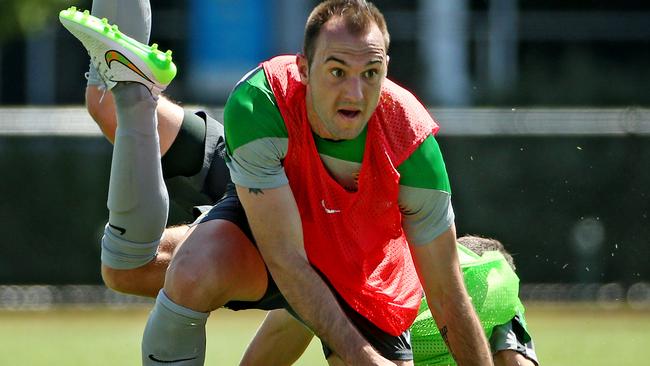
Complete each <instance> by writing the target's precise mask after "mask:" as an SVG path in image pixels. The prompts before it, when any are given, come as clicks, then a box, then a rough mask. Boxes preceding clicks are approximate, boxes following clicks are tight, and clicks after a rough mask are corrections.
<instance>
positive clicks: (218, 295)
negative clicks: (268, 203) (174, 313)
mask: <svg viewBox="0 0 650 366" xmlns="http://www.w3.org/2000/svg"><path fill="white" fill-rule="evenodd" d="M266 286H267V271H266V266H265V265H264V262H263V261H262V257H261V256H260V254H259V252H258V251H257V248H256V247H255V246H254V245H253V243H252V242H251V241H250V239H249V238H248V237H247V236H246V235H245V234H244V232H243V231H242V230H241V229H240V228H239V226H237V225H236V224H234V223H233V222H231V221H228V220H222V219H217V220H210V221H205V222H201V223H199V224H197V225H195V226H193V227H192V228H191V229H190V231H189V233H188V235H187V236H186V237H185V240H184V242H183V244H182V245H181V246H180V247H179V248H178V250H177V252H176V254H175V255H174V257H173V258H172V261H171V264H170V266H169V269H168V270H167V276H166V278H165V292H166V293H167V295H168V296H169V297H170V298H171V299H172V300H174V301H178V303H179V304H180V305H185V306H189V307H191V308H194V309H197V310H198V309H202V310H205V311H208V310H214V309H216V308H219V307H221V306H223V305H224V304H225V303H226V302H228V301H232V300H240V301H252V300H257V299H259V298H260V297H262V295H264V292H265V290H266Z"/></svg>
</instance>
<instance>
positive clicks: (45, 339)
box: [0, 305, 650, 366]
mask: <svg viewBox="0 0 650 366" xmlns="http://www.w3.org/2000/svg"><path fill="white" fill-rule="evenodd" d="M147 311H148V310H147V309H146V308H141V309H130V310H108V309H91V310H88V309H86V310H79V309H77V310H75V309H60V310H52V311H0V365H7V366H13V365H30V366H40V365H48V366H56V365H65V366H75V365H84V366H86V365H94V366H103V365H106V366H108V365H111V366H114V365H137V364H139V363H140V355H139V352H140V351H139V349H140V336H141V334H142V329H143V326H144V324H145V321H146V317H147ZM263 315H264V314H263V313H262V312H259V311H245V312H238V313H235V312H232V311H227V310H219V311H217V312H215V313H213V314H212V315H211V317H210V320H209V321H208V351H207V360H206V365H236V364H237V362H238V360H239V358H240V356H241V354H242V352H243V350H244V348H245V346H246V343H247V341H248V340H249V339H250V338H251V336H252V335H253V333H254V332H255V329H256V327H257V325H258V324H259V322H260V321H261V320H262V318H263ZM527 317H528V321H529V325H530V328H531V331H532V333H533V335H534V337H535V341H536V345H537V351H538V353H539V356H540V359H541V361H542V365H554V366H565V365H566V366H569V365H572V366H573V365H590V366H599V365H603V366H604V365H608V366H609V365H644V364H647V363H648V360H649V359H650V346H649V345H650V311H631V310H622V309H617V310H604V309H599V308H597V307H594V306H553V307H549V306H539V305H528V316H527ZM325 364H326V363H325V362H324V360H323V359H322V354H321V350H320V345H319V343H318V342H315V341H314V342H312V344H311V346H310V348H309V349H308V351H307V353H306V354H305V355H304V356H303V358H301V360H300V361H299V362H298V363H297V365H325Z"/></svg>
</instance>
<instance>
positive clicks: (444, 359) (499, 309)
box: [411, 244, 525, 366]
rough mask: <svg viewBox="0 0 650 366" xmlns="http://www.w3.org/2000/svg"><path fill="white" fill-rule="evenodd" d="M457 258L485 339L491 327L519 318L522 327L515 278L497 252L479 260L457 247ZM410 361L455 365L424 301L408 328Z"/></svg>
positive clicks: (422, 365)
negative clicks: (410, 350) (411, 348)
mask: <svg viewBox="0 0 650 366" xmlns="http://www.w3.org/2000/svg"><path fill="white" fill-rule="evenodd" d="M458 257H459V259H460V263H461V269H462V271H463V278H464V281H465V286H466V287H467V292H468V293H469V296H470V297H471V300H472V304H473V305H474V309H475V310H476V313H477V314H478V317H479V319H480V321H481V325H482V326H483V329H484V330H485V334H486V337H487V338H488V339H489V338H490V336H491V335H492V330H493V329H494V327H495V326H498V325H501V324H506V323H508V322H509V321H510V320H512V318H513V317H514V316H515V315H519V317H520V321H521V322H522V325H524V327H525V320H524V318H523V313H524V306H523V305H522V303H521V301H520V300H519V278H518V277H517V275H516V274H515V272H514V271H513V270H512V268H511V267H510V265H509V264H508V262H507V261H506V259H505V258H504V257H503V255H502V254H501V253H499V252H498V251H488V252H485V253H483V255H482V256H479V255H477V254H476V253H474V252H472V251H471V250H469V249H467V248H465V247H464V246H462V245H460V244H458ZM411 344H412V346H413V358H414V361H415V364H416V365H417V366H433V365H455V364H456V363H455V361H454V359H453V358H452V356H451V354H450V353H449V350H448V348H447V346H446V345H445V342H444V341H443V339H442V336H441V335H440V330H439V329H438V327H437V326H436V322H435V320H434V319H433V317H432V316H431V312H430V311H429V307H428V305H427V302H426V299H423V300H422V304H421V305H420V309H419V311H418V317H417V318H416V319H415V322H414V323H413V325H412V326H411Z"/></svg>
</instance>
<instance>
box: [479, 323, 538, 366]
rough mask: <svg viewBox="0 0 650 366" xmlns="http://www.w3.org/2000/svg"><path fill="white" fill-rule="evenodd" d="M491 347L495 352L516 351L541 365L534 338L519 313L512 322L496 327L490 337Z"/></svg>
mask: <svg viewBox="0 0 650 366" xmlns="http://www.w3.org/2000/svg"><path fill="white" fill-rule="evenodd" d="M490 348H491V349H492V352H493V353H496V352H499V351H505V350H512V351H516V352H518V353H520V354H521V355H522V356H524V357H526V358H527V359H529V360H531V361H533V362H535V364H536V365H539V361H538V360H537V354H536V353H535V345H534V344H533V340H532V338H531V337H530V335H529V334H528V332H526V329H525V328H524V326H523V325H522V324H521V320H520V318H519V316H518V315H515V317H514V318H512V320H511V321H510V322H508V323H506V324H503V325H497V326H496V327H494V329H493V330H492V336H491V337H490Z"/></svg>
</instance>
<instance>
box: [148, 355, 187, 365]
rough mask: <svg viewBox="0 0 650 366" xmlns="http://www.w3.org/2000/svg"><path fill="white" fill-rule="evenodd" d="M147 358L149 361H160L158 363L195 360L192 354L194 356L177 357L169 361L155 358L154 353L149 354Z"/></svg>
mask: <svg viewBox="0 0 650 366" xmlns="http://www.w3.org/2000/svg"><path fill="white" fill-rule="evenodd" d="M149 359H150V360H151V361H155V362H160V363H174V362H182V361H191V360H195V359H196V356H194V357H190V358H179V359H177V360H169V361H166V360H160V359H158V358H156V356H154V355H149Z"/></svg>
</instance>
